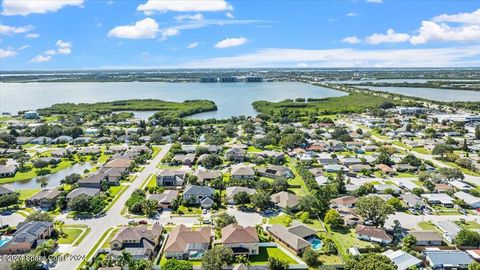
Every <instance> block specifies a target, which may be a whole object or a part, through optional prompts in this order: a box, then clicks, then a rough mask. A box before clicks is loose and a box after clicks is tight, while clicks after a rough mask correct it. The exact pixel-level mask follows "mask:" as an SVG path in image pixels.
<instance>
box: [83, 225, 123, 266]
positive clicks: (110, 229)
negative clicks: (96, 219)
mask: <svg viewBox="0 0 480 270" xmlns="http://www.w3.org/2000/svg"><path fill="white" fill-rule="evenodd" d="M113 229H114V228H108V230H106V231H105V232H104V233H103V235H102V236H101V237H100V239H98V241H97V242H96V243H95V245H93V247H92V248H91V249H90V251H89V252H88V254H87V256H86V260H88V259H90V257H92V255H93V253H94V252H95V250H97V248H98V246H100V244H101V243H102V241H103V239H105V237H107V235H108V234H109V233H110V232H111V231H112V230H113ZM86 260H83V261H82V263H81V264H80V265H79V266H78V267H77V269H82V268H83V266H84V265H85V262H86Z"/></svg>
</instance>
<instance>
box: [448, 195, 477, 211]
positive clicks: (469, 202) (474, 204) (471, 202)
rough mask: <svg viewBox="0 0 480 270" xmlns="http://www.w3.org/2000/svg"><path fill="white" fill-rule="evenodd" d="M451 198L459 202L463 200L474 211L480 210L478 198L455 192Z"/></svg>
mask: <svg viewBox="0 0 480 270" xmlns="http://www.w3.org/2000/svg"><path fill="white" fill-rule="evenodd" d="M453 196H455V197H457V198H458V199H460V200H463V201H464V202H465V203H466V204H467V205H468V206H470V207H471V208H474V209H477V208H480V198H479V197H476V196H473V195H471V194H469V193H466V192H463V191H459V192H456V193H454V194H453Z"/></svg>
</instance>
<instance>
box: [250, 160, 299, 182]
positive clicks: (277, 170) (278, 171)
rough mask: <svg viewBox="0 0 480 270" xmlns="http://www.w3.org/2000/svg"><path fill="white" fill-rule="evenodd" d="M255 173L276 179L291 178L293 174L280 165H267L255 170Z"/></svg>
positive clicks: (287, 168)
mask: <svg viewBox="0 0 480 270" xmlns="http://www.w3.org/2000/svg"><path fill="white" fill-rule="evenodd" d="M257 173H258V174H259V175H260V176H264V177H268V178H273V179H278V178H292V177H293V172H292V170H290V168H289V167H287V166H281V165H271V164H269V165H267V167H260V168H257Z"/></svg>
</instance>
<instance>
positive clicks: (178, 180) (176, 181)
mask: <svg viewBox="0 0 480 270" xmlns="http://www.w3.org/2000/svg"><path fill="white" fill-rule="evenodd" d="M186 175H187V173H186V172H185V171H182V170H174V169H164V170H162V171H160V173H158V174H157V186H182V185H183V183H184V181H185V177H186Z"/></svg>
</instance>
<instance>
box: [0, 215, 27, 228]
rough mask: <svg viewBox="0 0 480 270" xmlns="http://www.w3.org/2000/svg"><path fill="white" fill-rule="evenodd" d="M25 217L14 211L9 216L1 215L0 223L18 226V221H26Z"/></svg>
mask: <svg viewBox="0 0 480 270" xmlns="http://www.w3.org/2000/svg"><path fill="white" fill-rule="evenodd" d="M24 220H25V218H24V217H23V216H22V215H20V214H17V213H13V214H11V215H8V216H0V225H2V226H3V225H9V226H12V227H17V225H18V223H20V222H22V221H24Z"/></svg>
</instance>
